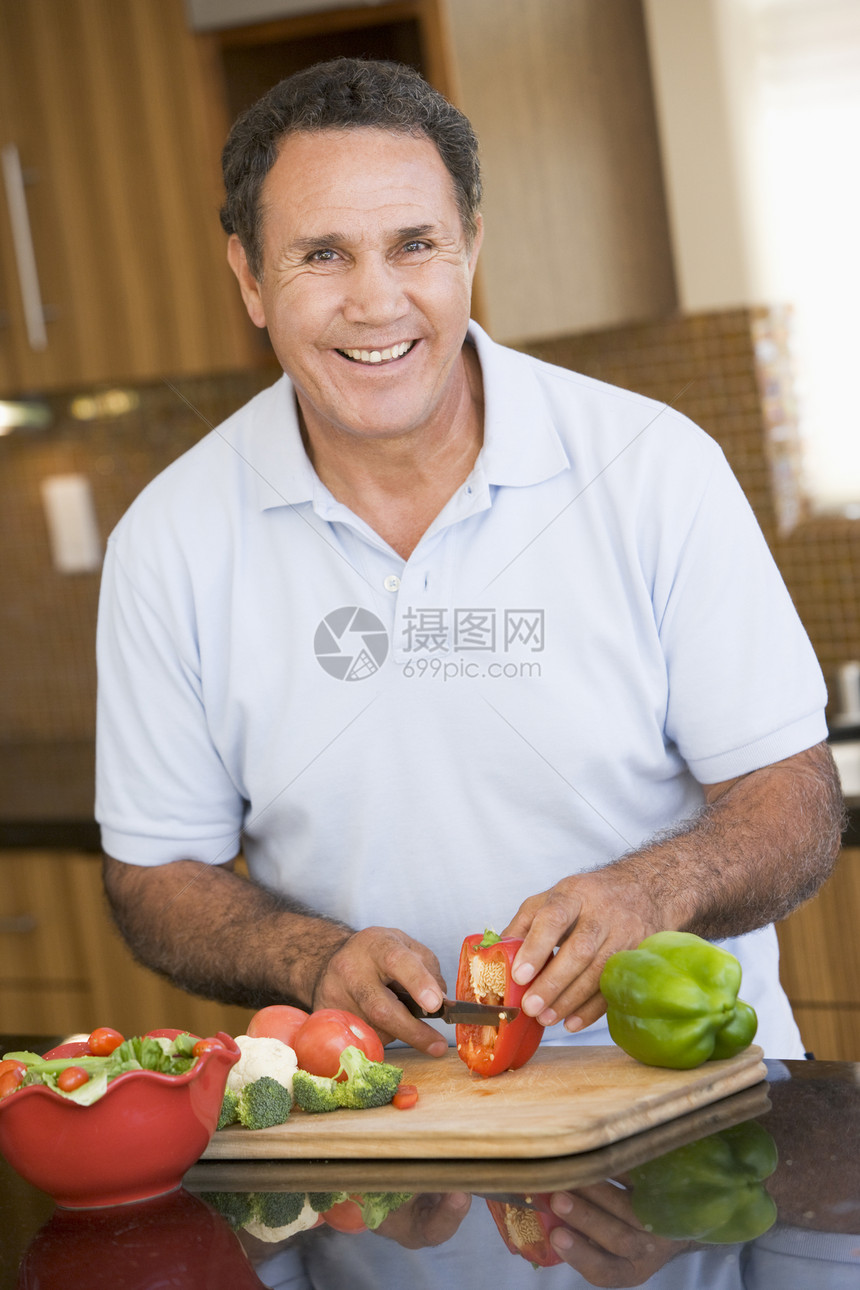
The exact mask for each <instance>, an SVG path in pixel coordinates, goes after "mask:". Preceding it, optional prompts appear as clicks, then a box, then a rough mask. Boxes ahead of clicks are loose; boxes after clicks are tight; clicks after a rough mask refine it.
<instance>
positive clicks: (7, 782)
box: [0, 740, 100, 851]
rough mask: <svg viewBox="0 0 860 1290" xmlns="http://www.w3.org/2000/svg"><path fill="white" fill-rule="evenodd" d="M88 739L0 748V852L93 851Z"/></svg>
mask: <svg viewBox="0 0 860 1290" xmlns="http://www.w3.org/2000/svg"><path fill="white" fill-rule="evenodd" d="M94 804H95V746H94V744H93V743H92V741H91V740H75V741H66V742H56V743H54V742H47V741H44V742H34V743H8V744H2V743H0V847H36V848H45V847H50V848H65V847H68V848H70V849H72V850H83V851H98V850H99V848H100V840H99V829H98V825H97V824H96V821H95V815H94Z"/></svg>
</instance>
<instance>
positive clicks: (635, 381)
mask: <svg viewBox="0 0 860 1290" xmlns="http://www.w3.org/2000/svg"><path fill="white" fill-rule="evenodd" d="M789 325H790V316H789V315H788V313H787V312H786V311H785V310H782V309H778V308H774V309H766V308H761V307H759V308H754V309H753V308H751V309H743V308H741V309H733V310H727V311H722V312H713V313H708V314H699V315H693V316H689V317H673V318H669V319H662V320H658V321H654V322H648V323H641V324H636V325H632V326H626V327H618V328H610V329H604V330H600V331H596V332H588V333H584V334H578V335H575V336H567V337H561V338H556V339H553V340H551V341H543V342H536V343H535V342H533V343H524V344H523V345H522V346H521V347H522V348H524V349H527V350H529V351H530V352H531V353H534V354H537V355H538V356H540V357H543V358H546V359H547V360H549V361H552V362H556V363H561V364H562V365H564V366H568V367H571V368H574V369H576V370H579V371H582V372H585V373H587V374H589V375H593V376H596V377H598V378H600V379H603V380H607V381H610V382H613V383H616V384H619V385H623V386H625V387H627V388H630V389H634V390H637V391H640V392H641V393H644V394H647V395H649V396H651V397H653V398H656V399H659V400H662V401H665V402H668V403H671V404H672V405H673V406H674V407H676V408H678V409H679V410H680V411H682V412H685V413H686V414H688V415H689V416H691V417H692V418H693V420H695V421H696V422H697V423H698V424H700V425H701V426H702V427H703V428H704V429H705V430H707V431H708V433H709V434H712V435H713V436H714V438H715V439H716V440H717V441H718V442H719V443H720V444H721V446H722V447H723V449H724V451H725V452H726V454H727V456H728V458H729V461H730V462H731V464H732V466H733V468H734V470H735V472H736V474H737V475H738V478H739V479H740V482H741V484H742V486H743V488H744V490H745V492H746V494H747V496H748V497H749V499H750V502H751V504H752V505H753V507H754V509H755V511H756V514H757V516H758V519H759V522H760V523H761V525H762V527H763V529H764V532H765V534H766V536H767V538H768V541H769V542H770V545H771V548H772V550H773V552H774V555H775V557H776V560H777V562H778V564H779V565H780V567H781V569H782V572H783V575H784V576H785V578H786V581H787V583H788V586H789V589H790V590H791V593H792V595H793V597H794V600H795V603H796V605H797V607H798V610H799V612H800V615H801V617H802V619H803V620H804V622H805V624H806V627H807V630H808V631H809V633H810V636H811V638H812V641H813V644H814V646H815V649H816V651H817V654H818V657H819V659H820V661H821V663H822V666H823V667H824V669H825V672H826V673H828V675H829V674H831V673H832V672H833V670H834V669H835V668H836V666H837V665H838V664H839V663H840V662H842V661H845V660H848V659H850V658H854V657H857V656H858V655H860V525H858V524H857V523H856V522H854V521H851V520H836V519H822V518H810V517H809V516H808V515H807V513H806V511H805V507H804V501H803V492H802V485H801V480H800V473H799V445H798V441H797V434H796V428H795V425H794V420H793V391H792V384H791V371H790V363H789V360H788V330H789ZM273 378H274V373H273V372H271V371H270V372H263V373H260V372H258V373H249V374H245V375H243V374H237V375H232V376H219V377H213V378H211V379H206V380H202V379H195V380H190V379H189V380H185V381H183V382H182V383H181V385H176V386H175V388H171V387H169V386H168V385H167V384H164V383H159V384H153V385H147V386H143V387H139V388H138V389H137V391H136V393H137V394H138V395H139V400H140V401H139V405H138V406H137V407H136V408H135V409H133V410H132V411H130V412H127V413H125V414H124V415H121V416H110V415H105V416H103V417H102V418H100V419H95V420H90V421H79V420H75V419H74V418H73V417H72V416H71V415H70V412H69V408H70V405H71V403H72V395H71V394H69V395H55V396H52V397H51V398H50V400H49V402H50V404H51V406H52V408H53V410H54V414H55V418H56V420H55V423H54V425H53V427H51V428H50V429H48V430H46V431H42V432H32V433H30V434H29V435H26V436H25V435H14V436H8V437H6V438H4V439H0V524H2V530H3V539H2V545H3V560H2V562H0V742H2V743H19V742H28V741H73V740H81V739H83V740H86V739H88V738H90V737H91V735H92V733H93V724H94V705H95V663H94V652H93V645H94V630H95V618H96V608H97V598H98V580H99V579H98V574H97V573H87V574H74V575H68V574H62V573H58V572H57V571H56V570H55V569H54V568H53V566H52V564H51V559H50V551H49V546H48V534H47V528H46V523H45V517H44V513H43V510H42V504H41V497H40V491H39V486H40V481H41V480H42V478H43V477H44V476H46V475H50V474H57V473H66V472H75V473H80V474H83V475H85V476H86V477H87V478H88V479H89V480H90V482H91V485H92V489H93V494H94V500H95V505H96V511H97V516H98V522H99V528H100V530H101V533H102V536H103V537H106V536H107V534H108V533H109V531H110V529H111V528H112V527H113V525H114V524H115V523H116V521H117V520H118V519H119V517H120V515H121V514H122V513H123V511H124V510H125V509H126V507H127V506H128V504H129V503H130V502H131V500H132V499H133V498H134V497H135V496H136V494H137V493H138V492H139V491H140V489H141V488H143V487H144V485H145V484H146V483H147V482H148V480H149V479H151V478H152V477H153V476H154V475H155V474H156V473H158V471H160V470H161V469H162V468H163V467H164V466H166V465H167V464H168V463H169V462H170V461H172V460H173V459H174V458H175V457H176V456H178V455H179V454H180V453H181V452H182V451H184V450H185V449H186V448H188V447H190V446H191V445H192V444H193V443H194V442H195V441H196V440H197V439H198V438H200V437H201V435H203V434H205V433H206V431H207V428H208V425H210V424H217V423H218V422H219V421H221V420H222V419H223V418H224V417H226V416H227V415H229V414H230V412H232V411H233V410H234V409H235V408H237V407H239V406H240V405H241V404H242V403H243V402H244V401H245V400H246V399H247V398H249V397H250V396H251V395H252V394H254V393H256V391H257V390H258V389H260V388H262V387H263V386H264V385H266V384H268V383H269V382H270V381H271V380H272V379H273Z"/></svg>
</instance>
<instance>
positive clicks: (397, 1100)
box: [391, 1084, 418, 1111]
mask: <svg viewBox="0 0 860 1290" xmlns="http://www.w3.org/2000/svg"><path fill="white" fill-rule="evenodd" d="M417 1101H418V1089H417V1088H416V1087H415V1085H414V1084H400V1085H398V1088H397V1092H396V1093H395V1094H394V1097H393V1098H392V1099H391V1104H392V1106H396V1107H397V1109H398V1111H408V1110H409V1108H410V1106H414V1105H415V1103H416V1102H417Z"/></svg>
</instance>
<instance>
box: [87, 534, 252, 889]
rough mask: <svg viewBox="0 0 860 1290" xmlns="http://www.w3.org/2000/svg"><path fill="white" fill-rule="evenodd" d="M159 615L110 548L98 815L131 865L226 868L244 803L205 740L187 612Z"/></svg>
mask: <svg viewBox="0 0 860 1290" xmlns="http://www.w3.org/2000/svg"><path fill="white" fill-rule="evenodd" d="M175 602H176V598H175V597H174V598H173V599H172V600H171V601H170V603H169V604H168V603H167V602H165V604H163V605H160V606H159V609H158V610H156V609H155V608H154V607H153V605H152V604H151V603H149V601H148V600H147V599H146V598H145V597H144V595H143V594H142V593H141V591H140V590H139V589H138V588H137V587H136V586H135V585H134V583H133V581H132V579H131V577H130V576H129V574H128V573H127V572H126V570H125V568H124V567H123V564H122V562H121V559H120V555H119V553H118V550H117V544H116V541H115V538H112V539H111V542H110V543H109V544H108V551H107V556H106V559H105V566H104V571H103V575H102V588H101V597H100V603H99V621H98V631H97V660H98V678H99V679H98V711H97V720H96V817H97V819H98V821H99V824H100V826H101V832H102V846H103V849H104V850H105V851H106V852H107V853H108V855H111V856H113V857H114V858H116V859H118V860H123V861H126V862H127V863H130V864H140V865H151V864H162V863H165V862H168V861H172V860H180V859H194V860H201V861H204V862H206V863H210V864H223V863H226V862H227V861H228V860H230V859H232V858H233V856H235V855H236V853H237V852H238V850H239V840H240V835H241V827H242V817H243V811H244V801H243V798H242V795H241V793H240V792H239V790H238V788H237V786H236V785H235V784H234V783H233V781H232V780H231V777H230V775H229V774H228V772H227V769H226V767H225V765H224V763H223V762H222V760H221V758H220V756H219V754H218V751H217V749H216V748H215V746H214V744H213V742H212V739H211V737H210V734H209V729H208V726H207V720H206V713H205V709H204V705H203V702H202V694H201V684H200V674H199V660H198V658H197V657H196V650H195V633H194V627H193V614H192V610H191V606H190V604H189V608H188V611H187V614H186V616H185V620H184V621H183V620H181V619H180V618H179V616H178V613H177V611H176V608H175Z"/></svg>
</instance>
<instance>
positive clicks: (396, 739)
mask: <svg viewBox="0 0 860 1290" xmlns="http://www.w3.org/2000/svg"><path fill="white" fill-rule="evenodd" d="M470 338H471V342H472V343H473V344H475V345H476V347H477V352H478V356H479V359H480V363H481V369H482V373H483V380H484V390H485V401H486V402H485V407H486V414H485V441H484V446H483V448H482V450H481V452H480V454H479V457H478V460H477V462H476V464H475V467H474V469H473V471H472V473H471V475H470V476H469V478H468V479H467V480H466V482H465V483H464V484H463V485H462V487H461V488H459V489H458V490H457V492H456V493H455V494H454V496H453V497H452V498H451V499H450V501H449V503H448V505H447V506H446V507H445V509H444V510H443V511H442V512H441V514H440V515H439V516H438V517H437V519H436V520H435V521H434V523H433V524H432V525H431V527H430V528H429V529H428V531H427V532H426V533H425V535H424V536H423V538H422V539H421V541H420V542H419V544H418V546H417V547H416V549H415V551H414V552H413V554H412V555H411V557H410V558H409V560H408V561H403V560H402V559H401V558H400V557H399V556H398V555H397V554H396V553H395V552H394V551H393V550H392V549H391V548H390V547H389V546H388V545H387V543H386V542H384V541H383V540H382V539H381V538H380V537H379V536H378V535H377V534H376V533H375V532H374V531H373V530H372V529H370V528H369V526H368V525H367V524H366V523H364V521H362V520H361V519H359V518H358V517H356V516H355V515H354V514H353V513H352V512H351V511H350V510H349V509H348V508H347V507H346V506H344V505H342V504H341V503H339V502H337V501H336V500H335V499H334V497H333V496H332V495H331V494H330V493H329V491H328V490H327V489H326V488H325V487H324V486H323V484H322V483H321V482H320V480H319V479H318V478H317V476H316V475H315V473H314V471H313V469H312V467H311V465H310V462H309V460H308V458H307V456H306V454H305V452H304V448H303V446H302V441H301V436H300V433H299V427H298V422H297V417H296V411H295V404H294V397H293V392H292V387H291V385H290V383H289V381H288V380H287V378H286V377H283V378H282V379H281V380H280V381H278V382H277V383H276V384H275V385H274V386H272V387H271V388H270V389H268V390H266V391H264V392H263V393H262V394H260V395H258V396H257V397H256V398H255V399H253V400H252V401H251V402H250V403H249V404H247V405H246V406H245V407H244V408H242V409H241V410H240V411H239V412H238V413H236V415H235V416H233V417H231V418H230V419H229V420H228V421H226V422H225V423H224V424H223V425H222V426H220V427H219V428H218V429H216V430H215V431H213V432H212V433H211V434H209V435H207V436H206V438H204V439H203V440H202V441H201V442H200V443H199V444H198V445H196V446H195V447H194V448H192V449H191V450H190V452H187V453H186V454H185V455H184V456H182V457H181V458H179V460H178V461H176V462H175V463H174V464H173V465H172V466H170V467H169V468H168V469H167V470H166V471H165V472H164V473H163V474H162V475H160V476H159V477H158V478H157V479H156V480H155V481H153V483H152V484H150V485H149V487H148V488H146V489H145V490H144V492H143V493H142V494H141V496H140V497H139V498H138V499H137V500H136V501H135V503H134V504H133V506H132V507H131V508H130V510H129V512H128V513H127V514H126V515H125V517H124V518H123V520H122V521H121V522H120V524H119V525H118V527H117V529H116V530H115V532H114V534H113V535H112V537H111V540H110V543H109V548H108V554H107V559H106V563H105V571H104V580H103V590H102V601H101V607H100V615H99V633H98V651H99V713H98V756H97V778H98V792H97V816H98V819H99V821H100V823H101V826H102V840H103V845H104V849H105V850H106V851H107V852H108V853H109V854H110V855H113V856H115V857H116V858H118V859H120V860H124V861H126V862H128V863H132V864H142V865H149V864H161V863H165V862H169V861H171V860H176V859H180V858H182V857H192V858H194V859H199V860H203V861H206V862H207V863H223V862H225V861H226V860H228V859H230V858H231V857H232V856H233V855H234V854H235V853H236V852H237V850H238V849H239V847H240V845H241V846H242V848H243V850H244V853H245V855H246V857H247V860H248V863H249V866H250V869H251V872H252V874H253V875H254V876H255V877H256V878H257V879H259V880H260V881H261V882H263V883H265V884H266V885H267V886H270V887H273V888H276V889H281V890H284V891H287V892H289V893H290V894H291V895H292V896H294V897H297V898H299V899H301V900H303V901H305V902H306V903H307V904H309V905H310V906H311V907H314V908H317V909H320V910H322V911H324V912H326V913H328V914H330V915H332V916H335V917H338V918H342V919H344V920H345V921H346V922H348V923H350V924H351V925H353V926H356V927H362V926H368V925H372V924H382V925H388V926H396V927H400V928H402V929H403V930H405V931H406V932H408V933H409V934H410V935H412V936H414V937H416V938H417V939H419V940H421V941H423V942H424V943H425V944H427V945H428V946H430V947H431V948H432V949H433V950H434V952H435V953H436V954H438V956H439V959H440V962H441V964H442V969H443V973H444V974H445V976H446V978H447V981H448V984H449V986H450V987H453V983H454V978H455V974H456V961H457V953H458V950H459V946H460V944H461V942H462V939H463V937H464V936H465V935H466V934H468V933H470V932H474V931H477V930H481V929H483V928H484V927H485V926H495V927H502V926H504V925H505V924H506V923H507V922H508V921H509V920H510V918H511V917H512V916H513V914H514V912H515V911H516V909H517V908H518V906H519V905H520V903H521V902H522V901H523V900H524V899H525V898H526V897H527V896H529V895H533V894H534V893H536V892H538V891H542V890H544V889H545V888H547V887H549V886H551V885H552V884H553V883H555V882H557V881H558V880H559V879H560V878H561V877H563V876H564V875H566V874H569V873H574V872H577V871H581V870H587V869H593V868H594V867H596V866H598V865H601V864H604V863H606V862H607V861H609V860H611V859H614V858H616V857H617V856H619V855H621V854H623V853H625V852H627V851H629V850H631V849H632V848H634V847H636V846H638V845H639V844H641V843H642V842H643V841H644V840H646V839H648V838H650V837H651V836H652V835H654V834H655V833H656V832H658V831H659V830H662V829H665V828H667V827H669V826H671V825H672V824H674V823H676V822H677V821H679V820H681V819H684V818H685V817H687V816H689V815H690V813H691V812H693V811H695V810H696V809H697V808H698V807H699V806H700V805H701V803H702V793H701V789H700V787H699V784H700V783H714V782H719V781H722V780H725V779H729V778H732V777H733V776H736V775H740V774H743V773H745V772H747V771H749V770H753V769H755V768H757V767H759V766H763V765H766V764H768V763H770V762H773V761H776V760H779V759H781V758H784V757H787V756H790V755H791V754H793V753H796V752H798V751H800V750H802V749H804V748H807V747H809V746H811V745H812V744H815V743H817V742H818V741H819V740H821V739H823V738H824V737H825V735H826V727H825V723H824V717H823V707H824V702H825V691H824V684H823V680H822V677H821V673H820V669H819V668H818V665H817V662H816V660H815V657H814V655H813V652H812V649H811V646H810V644H809V641H808V639H807V637H806V634H805V632H804V631H803V628H802V626H801V624H800V622H799V620H798V618H797V615H796V613H795V611H794V608H793V606H792V603H791V600H790V598H789V596H788V593H787V591H786V589H785V587H784V585H783V583H782V580H781V578H780V576H779V574H778V572H777V570H776V568H775V566H774V564H773V561H772V559H771V556H770V554H769V551H768V549H767V546H766V544H765V542H764V540H763V538H762V535H761V533H760V531H759V529H758V526H757V524H756V522H755V520H754V518H753V516H752V513H751V511H750V508H749V506H748V505H747V503H746V500H745V499H744V497H743V494H742V493H741V490H740V488H739V487H738V485H737V483H736V481H735V479H734V477H733V476H732V474H731V472H730V471H729V469H728V466H727V465H726V462H725V460H724V458H723V456H722V453H721V452H720V450H719V448H718V446H717V445H716V443H715V442H714V441H713V440H712V439H711V438H709V436H707V435H706V434H704V432H703V431H701V430H699V429H698V428H697V427H695V426H694V425H692V424H691V423H690V422H689V421H687V420H686V419H685V418H684V417H682V416H680V415H679V414H677V413H675V412H673V411H671V410H670V409H667V408H664V407H662V406H661V405H659V404H656V403H653V402H651V401H649V400H646V399H643V398H641V397H639V396H637V395H633V394H630V393H627V392H625V391H622V390H619V389H616V388H614V387H610V386H607V385H603V384H601V383H599V382H596V381H593V380H590V379H588V378H585V377H582V376H579V375H577V374H575V373H573V372H570V371H567V370H565V369H560V368H555V367H551V366H549V365H547V364H543V363H540V362H538V361H537V360H535V359H532V358H530V357H527V356H525V355H523V354H520V353H517V352H514V351H512V350H509V349H506V348H503V347H501V346H498V345H496V344H494V343H493V342H492V341H490V340H489V338H488V337H487V336H486V335H485V334H484V333H483V332H482V331H481V329H480V328H478V327H477V326H475V325H473V326H472V328H471V330H470ZM727 944H728V945H729V947H730V948H732V949H733V951H734V952H735V953H737V954H738V956H739V957H740V958H741V961H742V963H743V965H744V985H743V989H742V995H743V997H744V998H746V999H748V1001H749V1002H750V1003H752V1004H753V1006H755V1007H756V1008H757V1010H758V1011H759V1017H760V1018H761V1023H762V1026H761V1030H760V1039H761V1040H763V1041H764V1042H765V1043H766V1047H767V1049H768V1050H769V1052H770V1053H771V1054H772V1055H774V1056H782V1057H787V1056H795V1055H799V1054H800V1052H801V1051H802V1048H801V1046H800V1044H799V1040H798V1038H797V1034H796V1030H795V1029H794V1028H793V1023H792V1022H791V1019H790V1014H789V1011H788V1005H787V1002H786V1001H785V999H784V996H783V995H782V993H781V991H780V990H779V986H778V981H777V962H776V938H775V934H774V933H773V930H772V929H766V930H763V931H761V932H757V933H754V934H753V935H751V936H747V937H743V938H740V939H739V940H737V941H732V942H727ZM771 1030H772V1034H771V1033H770V1032H771ZM606 1038H607V1033H606V1031H605V1029H603V1028H602V1026H601V1025H600V1024H598V1025H597V1026H595V1027H591V1028H590V1029H589V1030H588V1031H587V1032H586V1035H585V1039H586V1041H590V1042H606Z"/></svg>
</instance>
